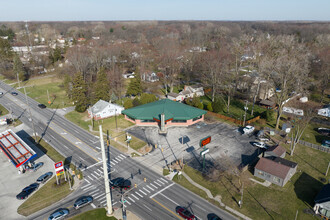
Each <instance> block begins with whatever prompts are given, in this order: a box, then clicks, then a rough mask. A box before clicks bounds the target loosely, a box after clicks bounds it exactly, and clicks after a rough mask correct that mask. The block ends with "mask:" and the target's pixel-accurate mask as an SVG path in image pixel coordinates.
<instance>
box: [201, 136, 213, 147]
mask: <svg viewBox="0 0 330 220" xmlns="http://www.w3.org/2000/svg"><path fill="white" fill-rule="evenodd" d="M210 142H211V136H207V137H206V138H203V139H201V140H200V142H199V146H200V147H204V146H205V145H207V144H209V143H210Z"/></svg>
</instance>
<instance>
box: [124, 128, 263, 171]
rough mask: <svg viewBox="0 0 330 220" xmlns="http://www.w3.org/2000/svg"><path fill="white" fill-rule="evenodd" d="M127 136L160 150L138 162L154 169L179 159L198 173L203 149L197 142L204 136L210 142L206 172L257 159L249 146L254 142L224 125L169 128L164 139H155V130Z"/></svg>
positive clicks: (132, 129)
mask: <svg viewBox="0 0 330 220" xmlns="http://www.w3.org/2000/svg"><path fill="white" fill-rule="evenodd" d="M128 133H130V134H132V135H134V136H136V137H138V138H140V139H143V140H144V141H146V142H147V143H149V144H151V145H153V146H155V145H156V144H157V145H158V146H160V147H158V148H157V149H153V151H152V152H151V153H149V154H148V155H145V156H143V157H142V158H141V161H144V162H147V163H149V164H150V165H153V166H157V167H164V166H166V164H168V163H171V162H172V161H174V160H177V159H182V157H183V159H184V161H185V163H186V162H188V163H189V164H190V165H191V166H193V167H194V168H195V169H201V168H202V157H201V156H200V152H201V151H202V150H203V149H202V148H201V147H199V142H200V140H201V139H202V138H205V137H207V136H211V138H212V141H211V143H210V144H208V145H206V147H207V148H209V153H208V154H206V157H205V159H206V166H207V167H209V168H210V167H213V166H215V165H217V167H219V168H220V169H221V168H225V167H228V166H229V165H236V166H239V165H241V164H247V163H249V162H250V161H251V160H252V159H253V158H255V157H256V155H257V149H256V147H253V146H252V145H251V143H250V142H251V141H253V140H254V138H253V137H251V138H250V137H247V136H245V135H242V134H241V133H240V132H238V128H237V127H232V126H230V125H228V124H225V123H215V124H206V123H204V122H202V123H198V124H196V125H192V126H190V127H187V128H181V127H172V128H169V129H168V132H167V135H159V134H158V128H156V127H137V126H136V127H133V128H131V129H129V130H128ZM182 137H183V144H182ZM162 148H163V152H162V151H161V149H162Z"/></svg>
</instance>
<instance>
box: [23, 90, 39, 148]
mask: <svg viewBox="0 0 330 220" xmlns="http://www.w3.org/2000/svg"><path fill="white" fill-rule="evenodd" d="M24 93H25V100H26V105H27V108H28V109H29V113H30V119H31V123H32V128H33V132H34V140H35V141H36V142H37V133H36V129H35V127H34V123H33V118H32V114H31V108H30V106H29V102H28V98H27V95H26V90H25V87H24Z"/></svg>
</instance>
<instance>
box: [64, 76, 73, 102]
mask: <svg viewBox="0 0 330 220" xmlns="http://www.w3.org/2000/svg"><path fill="white" fill-rule="evenodd" d="M63 86H64V89H65V92H66V95H67V96H68V97H69V98H70V99H71V98H72V79H71V77H70V75H69V74H65V76H64V81H63Z"/></svg>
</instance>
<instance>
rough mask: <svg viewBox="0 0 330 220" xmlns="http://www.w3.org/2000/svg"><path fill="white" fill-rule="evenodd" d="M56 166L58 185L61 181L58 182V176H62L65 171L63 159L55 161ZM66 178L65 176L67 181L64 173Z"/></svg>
mask: <svg viewBox="0 0 330 220" xmlns="http://www.w3.org/2000/svg"><path fill="white" fill-rule="evenodd" d="M54 167H55V174H56V182H57V185H58V184H59V183H58V178H57V176H60V175H61V174H63V173H64V167H63V161H60V162H57V163H55V164H54ZM64 178H65V181H66V176H65V173H64Z"/></svg>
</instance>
